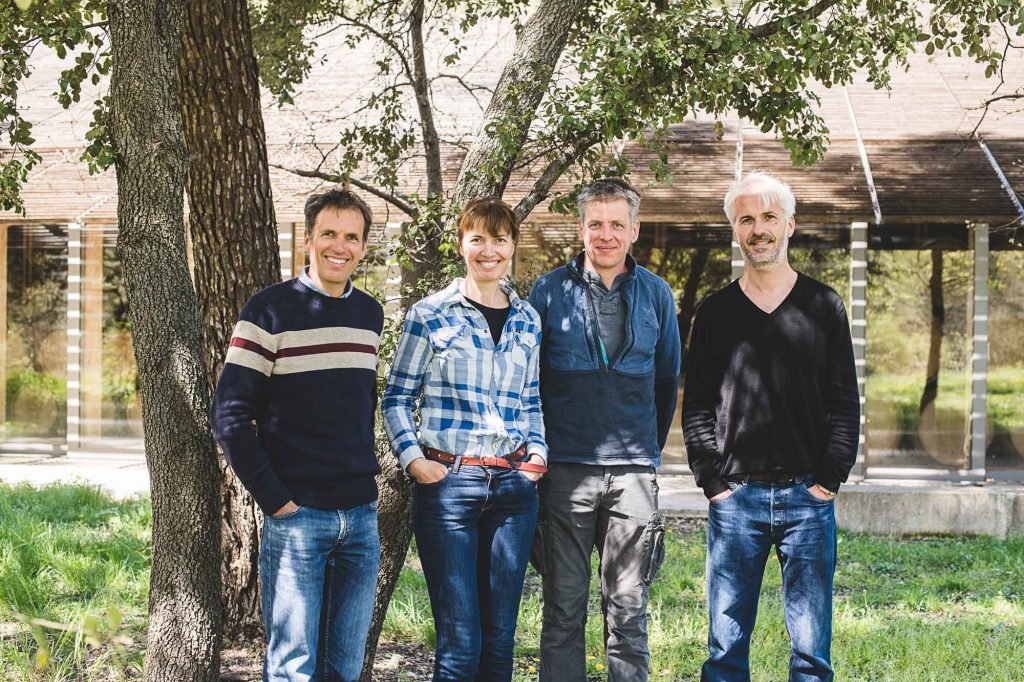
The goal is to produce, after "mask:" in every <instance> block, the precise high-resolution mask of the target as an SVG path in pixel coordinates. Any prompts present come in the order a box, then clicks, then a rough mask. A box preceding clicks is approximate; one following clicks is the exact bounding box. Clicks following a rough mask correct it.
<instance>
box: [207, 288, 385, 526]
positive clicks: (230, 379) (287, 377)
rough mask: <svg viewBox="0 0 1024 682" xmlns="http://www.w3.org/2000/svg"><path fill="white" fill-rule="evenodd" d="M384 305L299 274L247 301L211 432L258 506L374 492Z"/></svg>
mask: <svg viewBox="0 0 1024 682" xmlns="http://www.w3.org/2000/svg"><path fill="white" fill-rule="evenodd" d="M383 324H384V312H383V310H382V309H381V306H380V304H379V303H377V301H375V300H374V299H373V298H372V297H370V296H368V295H367V294H365V293H363V292H362V291H359V290H358V289H355V288H353V289H352V292H351V294H350V295H349V296H347V297H345V298H331V297H328V296H324V295H323V294H320V293H317V292H316V291H313V290H312V289H310V288H308V287H306V286H305V285H304V284H302V283H301V282H300V281H299V280H298V279H293V280H289V281H287V282H282V283H280V284H275V285H273V286H269V287H267V288H266V289H264V290H263V291H260V292H259V293H257V294H256V295H255V296H253V297H252V298H251V299H249V302H248V303H246V304H245V308H244V309H243V310H242V314H241V316H240V318H239V321H238V324H237V325H235V330H234V333H233V334H232V337H231V346H230V348H229V349H228V353H227V357H226V358H225V362H224V370H223V371H222V372H221V375H220V381H219V383H218V384H217V392H216V394H215V396H214V400H213V413H212V422H213V432H214V436H216V438H217V442H218V443H220V446H221V448H222V449H223V450H224V454H225V455H226V456H227V460H228V463H229V464H230V465H231V467H232V468H233V469H234V470H235V473H236V474H238V478H239V479H240V480H241V481H242V483H243V485H245V487H246V489H247V490H248V491H249V492H250V493H251V494H252V496H253V498H254V499H255V500H256V503H257V504H258V505H259V506H260V508H261V509H262V510H263V511H264V512H265V513H267V514H273V513H274V512H276V511H277V510H278V509H280V508H281V507H283V506H284V505H285V504H287V502H288V501H289V500H292V501H294V502H295V503H296V504H298V505H300V506H304V507H315V508H318V509H348V508H351V507H355V506H358V505H361V504H366V503H368V502H372V501H373V500H375V499H377V485H376V481H375V480H374V476H375V475H376V474H377V473H378V472H379V471H380V468H379V466H378V464H377V458H376V456H375V455H374V438H373V418H374V412H375V411H376V408H377V397H376V396H377V391H376V383H377V382H376V377H377V371H376V368H377V349H378V347H379V345H380V333H381V329H382V327H383Z"/></svg>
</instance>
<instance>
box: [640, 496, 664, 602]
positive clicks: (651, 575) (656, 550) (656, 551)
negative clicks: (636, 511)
mask: <svg viewBox="0 0 1024 682" xmlns="http://www.w3.org/2000/svg"><path fill="white" fill-rule="evenodd" d="M644 550H645V551H644V558H645V560H644V584H645V585H650V584H651V583H653V582H654V579H655V578H657V577H658V571H659V570H661V564H662V562H664V561H665V521H664V519H662V517H661V512H654V516H652V517H651V520H650V521H648V522H647V528H646V529H645V530H644Z"/></svg>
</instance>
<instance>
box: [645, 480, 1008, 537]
mask: <svg viewBox="0 0 1024 682" xmlns="http://www.w3.org/2000/svg"><path fill="white" fill-rule="evenodd" d="M658 480H659V482H660V484H661V495H660V501H661V507H662V509H663V510H664V511H665V513H666V514H668V515H670V516H684V517H706V516H707V513H708V512H707V510H708V502H707V499H705V497H704V495H703V493H702V492H701V490H700V489H699V488H697V486H696V485H694V483H693V478H692V477H690V476H686V475H663V476H659V478H658ZM836 521H837V522H838V524H839V527H840V528H842V529H844V530H848V531H853V532H857V533H873V534H878V535H917V534H944V535H953V534H962V535H985V536H990V537H994V538H998V539H1000V540H1005V539H1006V538H1008V537H1012V536H1020V535H1024V484H1019V483H1006V482H989V483H985V484H976V485H957V484H952V483H946V482H930V483H925V482H921V481H914V482H905V483H902V482H891V481H886V482H884V483H883V482H870V481H868V482H861V483H850V484H847V485H844V486H843V487H842V490H841V491H840V493H839V497H838V498H837V500H836Z"/></svg>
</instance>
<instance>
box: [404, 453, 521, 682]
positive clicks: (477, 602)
mask: <svg viewBox="0 0 1024 682" xmlns="http://www.w3.org/2000/svg"><path fill="white" fill-rule="evenodd" d="M415 502H416V506H415V512H414V516H413V529H414V531H415V533H416V546H417V548H418V549H419V555H420V562H421V564H422V565H423V575H424V576H425V577H426V579H427V590H428V591H429V593H430V607H431V610H432V611H433V614H434V629H435V631H436V633H437V655H436V658H435V661H434V682H441V681H442V680H443V681H445V682H449V681H452V682H454V681H456V680H458V681H459V682H473V681H477V682H490V681H494V682H498V681H499V680H500V681H507V680H511V679H512V650H513V647H514V645H515V631H516V620H517V618H518V617H519V599H520V597H521V596H522V592H523V579H524V578H525V577H526V562H527V558H528V557H529V553H530V544H531V542H532V540H533V529H534V527H535V526H536V525H537V486H536V484H535V483H533V482H532V481H530V480H529V479H528V478H526V476H524V475H523V474H521V473H519V472H518V471H513V470H511V469H497V468H493V469H492V468H486V467H478V466H463V467H462V468H460V469H459V471H458V473H455V472H454V471H451V470H450V472H449V474H448V475H447V476H446V477H445V478H443V479H441V480H440V481H439V482H437V483H434V484H432V485H422V484H417V485H416V497H415Z"/></svg>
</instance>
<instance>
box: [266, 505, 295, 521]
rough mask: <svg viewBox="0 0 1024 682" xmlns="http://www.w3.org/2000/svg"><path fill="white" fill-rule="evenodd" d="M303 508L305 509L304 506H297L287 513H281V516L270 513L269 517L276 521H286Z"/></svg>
mask: <svg viewBox="0 0 1024 682" xmlns="http://www.w3.org/2000/svg"><path fill="white" fill-rule="evenodd" d="M303 509H304V507H295V509H293V510H291V511H290V512H288V513H287V514H281V515H280V516H270V515H268V516H267V518H268V519H272V520H274V521H286V520H288V519H290V518H292V517H293V516H295V515H296V514H298V513H299V512H300V511H302V510H303Z"/></svg>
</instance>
